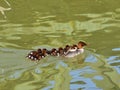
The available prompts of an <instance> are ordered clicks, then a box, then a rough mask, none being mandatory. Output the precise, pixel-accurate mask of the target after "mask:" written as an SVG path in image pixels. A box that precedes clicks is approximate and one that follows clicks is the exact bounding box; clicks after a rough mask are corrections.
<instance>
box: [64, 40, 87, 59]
mask: <svg viewBox="0 0 120 90" xmlns="http://www.w3.org/2000/svg"><path fill="white" fill-rule="evenodd" d="M86 45H87V44H86V43H85V42H83V41H80V42H78V44H77V45H73V46H71V48H69V50H68V51H67V52H66V53H65V55H64V57H74V56H77V55H79V54H82V53H83V52H84V47H85V46H86Z"/></svg>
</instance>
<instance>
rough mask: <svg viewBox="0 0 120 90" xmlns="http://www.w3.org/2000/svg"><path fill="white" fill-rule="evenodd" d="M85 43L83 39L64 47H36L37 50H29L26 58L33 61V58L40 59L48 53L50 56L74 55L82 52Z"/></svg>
mask: <svg viewBox="0 0 120 90" xmlns="http://www.w3.org/2000/svg"><path fill="white" fill-rule="evenodd" d="M86 45H87V44H86V43H85V42H83V41H80V42H78V44H77V45H73V46H70V45H66V46H65V48H62V47H60V48H58V49H55V48H53V49H51V50H47V49H45V48H44V49H38V50H37V51H31V52H30V53H29V54H28V55H27V58H28V59H31V60H33V61H35V60H40V59H42V58H44V57H46V56H48V55H51V56H63V57H74V56H76V55H78V54H81V53H83V52H84V46H86Z"/></svg>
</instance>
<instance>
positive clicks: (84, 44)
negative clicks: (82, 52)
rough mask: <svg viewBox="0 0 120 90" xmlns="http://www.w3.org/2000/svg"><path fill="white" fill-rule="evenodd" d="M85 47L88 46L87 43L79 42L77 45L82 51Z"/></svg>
mask: <svg viewBox="0 0 120 90" xmlns="http://www.w3.org/2000/svg"><path fill="white" fill-rule="evenodd" d="M84 46H87V44H86V43H85V42H83V41H80V42H78V45H77V47H78V49H81V48H83V47H84Z"/></svg>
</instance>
